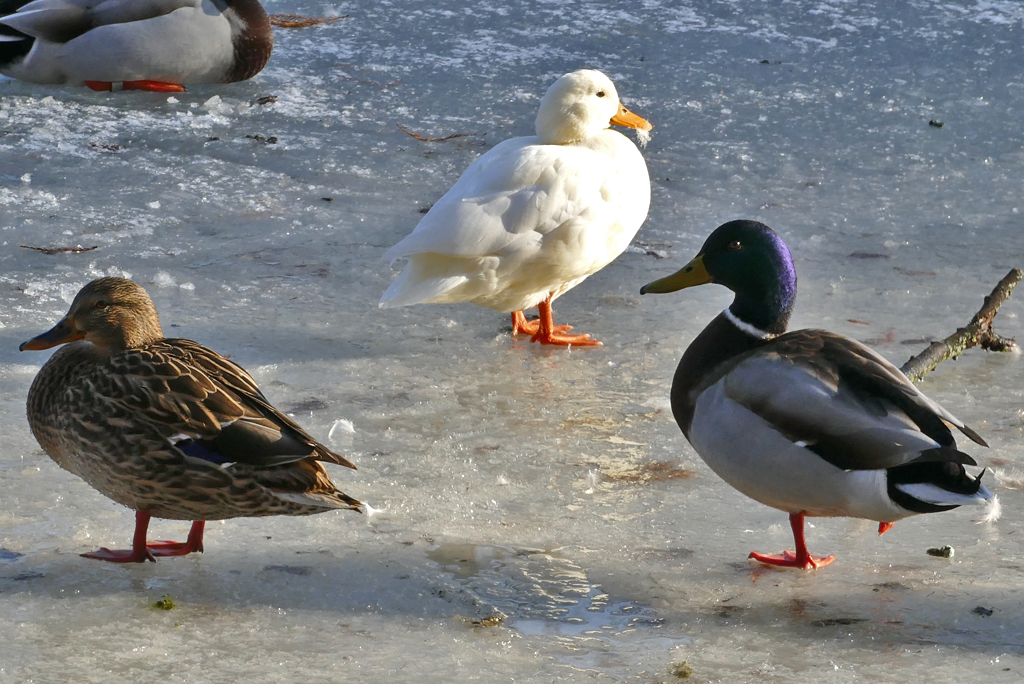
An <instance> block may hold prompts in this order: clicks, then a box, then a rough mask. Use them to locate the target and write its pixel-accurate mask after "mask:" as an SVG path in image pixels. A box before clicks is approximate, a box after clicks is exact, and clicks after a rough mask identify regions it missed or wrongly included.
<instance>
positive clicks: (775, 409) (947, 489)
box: [640, 221, 992, 569]
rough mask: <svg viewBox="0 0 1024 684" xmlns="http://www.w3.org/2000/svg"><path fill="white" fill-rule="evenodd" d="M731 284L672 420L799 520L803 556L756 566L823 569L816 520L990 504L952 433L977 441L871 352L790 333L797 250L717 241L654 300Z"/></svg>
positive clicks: (728, 228)
mask: <svg viewBox="0 0 1024 684" xmlns="http://www.w3.org/2000/svg"><path fill="white" fill-rule="evenodd" d="M705 283H718V284H720V285H724V286H725V287H727V288H729V289H730V290H732V291H733V292H735V293H736V297H735V299H734V300H733V302H732V304H730V305H729V307H728V308H727V309H726V310H725V311H723V312H722V313H721V314H720V315H719V316H718V317H717V318H715V319H714V320H713V321H711V323H709V324H708V326H707V327H706V328H704V331H703V332H701V333H700V335H698V336H697V338H696V339H695V340H694V341H693V342H692V343H690V346H689V347H688V348H687V350H686V353H684V354H683V358H682V360H681V361H680V362H679V366H678V368H677V369H676V373H675V377H674V378H673V380H672V395H671V399H672V413H673V414H674V416H675V419H676V422H677V423H678V424H679V427H680V428H681V429H682V431H683V434H684V435H685V436H686V438H687V440H689V442H690V444H691V445H693V448H694V450H695V451H696V452H697V453H698V454H699V455H700V457H701V458H703V459H704V461H705V462H706V463H707V464H708V466H709V467H710V468H711V469H712V470H713V471H715V472H716V473H717V474H718V475H719V476H720V477H721V478H722V479H723V480H725V481H726V482H728V483H729V484H730V485H732V486H733V487H735V488H736V489H738V490H739V491H740V492H742V493H744V494H746V495H747V496H749V497H750V498H752V499H754V500H756V501H759V502H761V503H763V504H765V505H767V506H771V507H773V508H778V509H779V510H782V511H785V512H786V513H788V514H789V521H790V525H791V527H792V529H793V537H794V541H795V544H796V551H795V553H790V552H789V551H786V552H784V553H783V554H781V555H766V554H761V553H757V552H754V553H751V554H750V558H753V559H754V560H757V561H760V562H762V563H767V564H770V565H780V566H787V567H797V568H804V569H811V568H819V567H822V566H825V565H828V564H829V563H831V562H832V561H833V560H835V558H834V557H833V556H827V557H821V556H812V555H811V554H809V553H808V551H807V546H806V543H805V542H804V517H805V516H847V517H853V518H866V519H868V520H875V521H878V522H879V530H878V533H879V534H882V533H884V532H885V531H886V530H888V529H889V528H891V527H892V523H893V521H896V520H900V519H903V518H906V517H909V516H911V515H917V514H919V513H935V512H939V511H947V510H950V509H953V508H956V507H957V506H961V505H972V504H983V503H985V502H986V501H988V500H990V499H991V498H992V493H991V492H990V491H989V490H988V489H987V488H986V487H985V486H984V485H983V484H982V483H981V478H982V475H984V471H982V473H981V475H978V476H977V477H971V476H970V475H968V474H967V472H966V470H965V469H964V466H965V465H969V466H975V465H977V463H975V461H974V459H973V458H971V457H970V456H969V455H967V454H965V453H963V452H962V451H960V450H958V449H957V445H956V442H955V441H954V439H953V434H952V431H951V428H953V427H955V428H957V429H958V430H959V431H960V432H962V433H963V434H964V435H966V436H967V437H968V438H969V439H971V440H972V441H974V442H976V443H978V444H981V445H982V446H987V445H986V444H985V442H984V440H982V438H981V437H980V436H978V434H977V433H975V432H974V431H973V430H972V429H970V428H969V427H967V426H966V425H964V423H963V422H962V421H960V420H958V419H957V418H956V417H955V416H953V415H952V414H951V413H949V411H947V410H945V409H944V408H942V407H941V406H939V405H938V404H937V403H935V402H934V401H932V400H931V399H929V398H928V397H926V396H925V395H924V394H922V393H921V392H920V391H919V390H918V389H917V388H916V387H915V386H914V385H913V384H912V383H911V382H910V381H909V380H908V379H907V378H906V376H904V375H903V373H901V372H900V370H899V369H898V368H896V367H895V366H893V365H892V364H891V363H889V362H888V361H886V360H885V359H884V358H882V357H881V356H880V355H878V354H877V353H875V352H874V351H872V350H871V349H869V348H868V347H866V346H864V345H863V344H861V343H860V342H857V341H855V340H852V339H850V338H848V337H843V336H842V335H837V334H835V333H831V332H827V331H825V330H795V331H793V332H786V327H787V326H788V324H789V317H790V314H791V313H792V311H793V304H794V302H795V300H796V270H795V268H794V266H793V259H792V257H791V255H790V252H789V248H787V247H786V244H785V243H784V242H783V241H782V238H780V237H779V236H778V235H777V234H776V233H775V232H774V231H773V230H772V229H771V228H769V227H768V226H766V225H764V224H763V223H758V222H756V221H731V222H729V223H726V224H724V225H722V226H720V227H719V228H718V229H717V230H715V231H714V232H713V233H712V234H711V236H710V237H708V239H707V241H706V242H705V243H704V246H703V247H702V248H701V250H700V253H699V254H697V256H696V257H695V258H694V259H693V260H692V261H690V263H688V264H687V265H686V266H684V267H683V268H682V269H681V270H680V271H678V272H676V273H675V274H673V275H670V276H668V277H667V278H662V279H661V280H656V281H654V282H653V283H650V284H648V285H645V286H644V287H643V288H642V289H641V290H640V293H641V294H650V293H665V292H675V291H676V290H681V289H683V288H687V287H694V286H696V285H703V284H705Z"/></svg>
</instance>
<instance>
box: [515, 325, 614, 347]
mask: <svg viewBox="0 0 1024 684" xmlns="http://www.w3.org/2000/svg"><path fill="white" fill-rule="evenodd" d="M555 328H556V329H557V328H569V329H570V330H571V329H572V326H571V325H558V326H555ZM530 341H531V342H540V343H541V344H557V345H560V346H563V347H568V346H577V347H599V346H601V342H600V341H598V340H592V339H590V335H587V334H583V335H565V334H562V333H560V332H559V331H557V330H555V331H552V332H550V333H546V331H543V330H541V331H538V332H537V333H536V334H535V335H534V336H533V337H531V338H530Z"/></svg>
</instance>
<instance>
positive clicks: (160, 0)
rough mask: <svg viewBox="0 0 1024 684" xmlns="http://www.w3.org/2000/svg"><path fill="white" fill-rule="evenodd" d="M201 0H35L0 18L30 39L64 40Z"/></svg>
mask: <svg viewBox="0 0 1024 684" xmlns="http://www.w3.org/2000/svg"><path fill="white" fill-rule="evenodd" d="M200 1H201V0H105V1H104V0H100V2H98V3H97V2H95V0H34V2H30V3H28V4H26V5H23V6H22V7H20V8H19V9H18V11H17V12H14V13H13V14H9V15H8V16H6V17H3V18H0V23H3V24H6V25H7V26H10V27H11V28H13V29H16V30H17V31H20V32H22V33H24V34H26V35H29V36H32V37H33V38H39V39H42V40H47V41H50V42H53V43H66V42H68V41H70V40H73V39H75V38H77V37H78V36H80V35H82V34H83V33H85V32H87V31H90V30H92V29H94V28H96V27H97V26H107V25H110V24H125V23H128V22H132V21H144V20H146V19H153V18H154V17H159V16H163V15H165V14H170V13H171V12H173V11H175V10H177V9H181V8H182V7H194V6H196V5H198V4H200Z"/></svg>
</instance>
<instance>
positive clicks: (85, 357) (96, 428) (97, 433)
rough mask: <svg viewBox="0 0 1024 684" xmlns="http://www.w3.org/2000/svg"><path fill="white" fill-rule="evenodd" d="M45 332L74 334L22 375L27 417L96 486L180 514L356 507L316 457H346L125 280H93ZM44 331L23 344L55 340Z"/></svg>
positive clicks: (141, 507)
mask: <svg viewBox="0 0 1024 684" xmlns="http://www.w3.org/2000/svg"><path fill="white" fill-rule="evenodd" d="M62 326H63V327H62ZM54 331H58V333H59V336H61V337H63V338H70V340H75V341H70V343H68V344H66V345H65V346H64V347H63V348H62V349H60V350H58V351H57V352H56V353H55V354H54V355H53V356H52V357H51V358H50V360H49V361H48V362H47V363H46V365H44V366H43V368H42V370H41V371H40V372H39V374H38V376H37V377H36V379H35V381H34V382H33V383H32V388H31V389H30V390H29V397H28V419H29V424H30V425H31V427H32V432H33V434H35V436H36V439H38V440H39V443H40V445H42V447H43V449H44V450H45V451H46V453H48V454H49V455H50V456H51V457H52V458H53V460H54V461H56V462H57V463H58V464H59V465H60V466H61V467H63V468H66V469H67V470H69V471H71V472H72V473H75V474H76V475H78V476H79V477H81V478H82V479H84V480H85V481H86V482H88V483H89V484H90V485H92V486H93V487H95V488H96V489H97V490H99V491H100V492H101V493H103V494H104V495H105V496H107V497H109V498H111V499H113V500H114V501H117V502H118V503H121V504H123V505H125V506H127V507H129V508H132V509H134V510H136V511H148V512H150V513H151V514H152V515H154V516H156V517H160V518H172V519H181V520H217V519H224V518H235V517H242V516H264V515H309V514H313V513H322V512H325V511H329V510H333V509H340V508H344V509H358V507H359V506H360V505H361V504H360V503H359V502H358V501H357V500H355V499H353V498H352V497H350V496H348V495H346V494H344V493H342V492H340V491H338V490H337V489H336V488H335V486H334V484H333V483H332V482H331V480H330V478H329V477H328V475H327V472H326V471H325V470H324V467H323V466H322V465H321V461H326V462H328V463H335V464H338V465H344V466H347V467H350V468H355V466H354V465H352V464H351V463H350V462H349V461H348V460H346V459H345V458H344V457H342V456H339V455H338V454H335V453H333V452H331V451H330V450H329V449H327V447H325V446H324V445H323V444H320V443H319V442H317V441H316V440H315V439H314V438H313V437H311V436H310V435H309V434H308V433H307V432H306V431H305V430H303V429H302V428H301V427H300V426H299V425H298V424H296V423H295V422H294V421H293V420H291V419H290V418H288V417H287V416H285V415H284V414H282V413H281V412H280V411H278V410H277V409H275V408H274V407H273V406H271V405H270V403H269V402H268V401H267V399H266V397H264V396H263V393H262V392H260V390H259V388H258V387H257V386H256V383H255V381H254V380H253V379H252V377H251V376H250V375H249V374H248V373H247V372H246V371H245V370H244V369H242V368H241V367H240V366H238V365H237V364H235V363H233V362H231V361H229V360H228V359H226V358H224V357H223V356H220V355H219V354H217V353H216V352H214V351H211V350H210V349H207V348H206V347H203V346H202V345H200V344H197V343H195V342H192V341H190V340H185V339H168V338H164V337H163V336H162V333H161V332H160V325H159V319H157V317H156V311H155V309H153V306H152V303H151V302H150V300H149V297H148V295H146V293H145V291H144V290H143V289H142V288H141V287H139V286H138V285H135V284H134V283H131V281H127V280H124V279H120V278H103V279H100V280H96V281H93V282H92V283H90V284H89V285H87V286H86V287H85V288H84V289H83V290H82V292H80V293H79V295H78V297H76V299H75V302H74V303H73V304H72V307H71V310H70V311H69V313H68V316H67V317H65V319H63V320H62V321H61V322H60V323H58V325H57V326H56V327H55V328H54ZM54 331H50V332H48V333H44V334H43V335H40V336H39V337H37V338H34V340H32V341H30V342H27V343H25V345H23V348H29V349H33V348H43V345H49V346H52V344H55V343H60V341H58V340H57V339H56V337H57V336H58V333H55V332H54ZM47 336H50V337H47ZM147 338H149V339H147ZM61 341H63V340H61Z"/></svg>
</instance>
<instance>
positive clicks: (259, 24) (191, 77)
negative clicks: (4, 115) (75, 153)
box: [0, 0, 274, 92]
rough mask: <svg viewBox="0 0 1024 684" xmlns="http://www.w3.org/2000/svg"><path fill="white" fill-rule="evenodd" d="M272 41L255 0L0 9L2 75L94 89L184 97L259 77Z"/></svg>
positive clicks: (15, 4)
mask: <svg viewBox="0 0 1024 684" xmlns="http://www.w3.org/2000/svg"><path fill="white" fill-rule="evenodd" d="M273 49H274V34H273V30H272V29H271V26H270V19H269V18H268V17H267V13H266V12H265V11H264V10H263V7H262V5H260V3H259V2H258V0H33V1H32V2H25V0H0V73H3V74H4V75H5V76H10V77H11V78H17V79H20V80H22V81H31V82H33V83H56V84H60V83H66V84H68V85H86V86H88V87H90V88H92V89H93V90H152V91H158V92H174V91H183V90H185V88H184V87H182V86H184V85H187V84H190V83H231V82H233V81H244V80H245V79H247V78H252V77H253V76H255V75H256V74H258V73H259V72H260V71H261V70H262V69H263V67H264V66H266V64H267V60H269V59H270V53H271V52H272V51H273Z"/></svg>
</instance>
